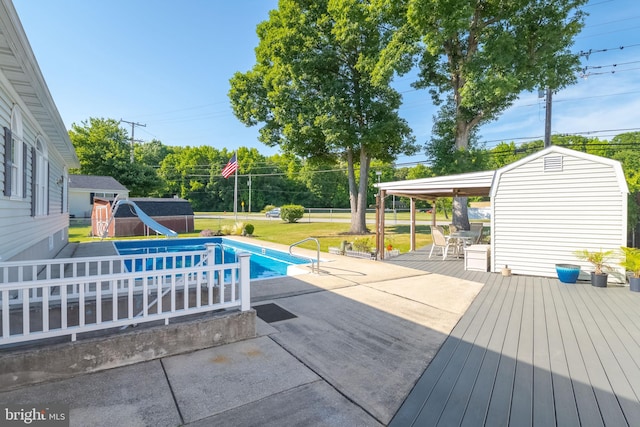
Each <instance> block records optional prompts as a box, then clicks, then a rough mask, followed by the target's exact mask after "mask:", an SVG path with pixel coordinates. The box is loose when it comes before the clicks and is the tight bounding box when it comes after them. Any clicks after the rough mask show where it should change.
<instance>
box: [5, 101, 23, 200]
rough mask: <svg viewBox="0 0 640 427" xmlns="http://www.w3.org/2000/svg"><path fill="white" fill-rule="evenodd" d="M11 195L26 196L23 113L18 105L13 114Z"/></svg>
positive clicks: (10, 157) (10, 155)
mask: <svg viewBox="0 0 640 427" xmlns="http://www.w3.org/2000/svg"><path fill="white" fill-rule="evenodd" d="M9 148H10V153H9V160H10V162H11V166H10V167H11V197H24V191H23V188H24V185H25V183H24V175H23V174H24V166H25V165H24V163H25V162H24V155H25V153H23V143H22V115H21V114H20V110H19V109H18V108H17V107H14V109H13V112H12V114H11V144H10V147H9Z"/></svg>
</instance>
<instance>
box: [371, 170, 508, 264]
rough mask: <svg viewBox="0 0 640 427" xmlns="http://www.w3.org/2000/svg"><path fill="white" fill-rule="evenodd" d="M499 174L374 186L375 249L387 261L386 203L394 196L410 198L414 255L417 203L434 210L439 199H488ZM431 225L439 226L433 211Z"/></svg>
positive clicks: (440, 178)
mask: <svg viewBox="0 0 640 427" xmlns="http://www.w3.org/2000/svg"><path fill="white" fill-rule="evenodd" d="M495 173H496V171H484V172H471V173H463V174H458V175H447V176H438V177H433V178H421V179H412V180H407V181H394V182H383V183H378V184H375V187H376V188H378V195H377V196H376V198H377V200H376V249H377V253H378V256H379V258H380V259H383V258H384V200H385V198H386V197H387V196H391V195H395V196H400V197H408V198H409V200H410V201H411V210H410V214H411V220H410V225H411V251H414V250H416V200H427V201H429V202H431V203H432V204H433V205H434V206H435V202H436V200H437V199H438V198H440V197H470V196H488V195H489V194H490V192H491V185H492V183H493V178H494V176H495ZM431 218H432V219H431V221H432V224H433V225H435V224H436V210H435V209H433V213H432V217H431Z"/></svg>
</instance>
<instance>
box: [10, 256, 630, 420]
mask: <svg viewBox="0 0 640 427" xmlns="http://www.w3.org/2000/svg"><path fill="white" fill-rule="evenodd" d="M427 254H428V251H426V249H421V250H419V251H417V252H414V253H409V254H403V255H401V256H399V257H397V258H392V259H389V260H387V261H385V262H377V261H367V260H355V259H347V258H345V257H341V256H332V255H329V254H323V258H324V259H325V261H327V262H324V261H323V263H322V264H321V270H322V272H321V274H314V275H311V274H307V275H303V276H295V277H287V278H284V279H273V280H266V281H259V282H256V283H254V284H253V285H252V300H253V305H254V306H257V305H262V304H269V303H275V304H277V306H279V307H281V308H282V309H285V310H287V311H288V312H290V313H291V314H293V315H295V316H296V317H294V318H291V319H288V320H282V321H276V322H273V323H270V324H268V323H266V322H263V321H262V320H260V319H258V337H257V338H255V339H250V340H246V341H242V342H237V343H233V344H227V345H223V346H219V347H213V348H209V349H205V350H200V351H195V352H192V353H187V354H182V355H177V356H172V357H165V358H162V359H159V360H154V361H150V362H144V363H139V364H136V365H131V366H127V367H122V368H115V369H111V370H108V371H104V372H100V373H95V374H88V375H83V376H79V377H76V378H72V379H68V380H62V381H56V382H49V383H43V384H39V385H35V386H30V387H25V388H21V389H17V390H13V391H9V392H0V402H3V403H21V404H28V403H43V402H62V403H65V404H67V405H69V407H70V419H71V425H82V426H88V425H104V426H107V425H108V426H111V425H127V426H145V425H154V426H164V425H167V426H171V425H193V426H210V425H220V426H263V425H267V426H282V425H313V426H317V425H320V426H340V425H349V426H351V425H355V426H377V425H392V426H408V425H415V426H424V425H429V426H430V425H442V426H451V425H470V426H476V425H486V426H493V425H507V424H508V425H541V426H547V425H562V426H564V425H612V426H618V425H634V423H635V421H633V420H637V419H639V418H640V401H639V399H638V396H640V364H639V363H638V362H637V360H639V356H640V326H639V324H638V322H637V313H638V312H639V311H640V295H639V294H636V293H632V292H630V291H629V288H628V287H622V286H610V287H608V288H604V289H600V288H593V287H591V286H590V285H589V284H587V283H578V284H575V285H565V284H561V283H560V282H559V281H558V280H557V279H555V278H533V277H525V276H511V277H503V276H501V275H499V274H495V273H484V272H474V271H465V270H464V269H463V262H462V261H461V260H455V259H448V260H446V261H442V260H441V259H440V258H435V257H434V259H432V260H428V259H427Z"/></svg>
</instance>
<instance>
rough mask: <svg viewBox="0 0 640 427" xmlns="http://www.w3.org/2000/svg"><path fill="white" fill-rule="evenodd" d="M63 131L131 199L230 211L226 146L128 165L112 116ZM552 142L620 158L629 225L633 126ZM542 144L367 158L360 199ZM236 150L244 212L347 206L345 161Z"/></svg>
mask: <svg viewBox="0 0 640 427" xmlns="http://www.w3.org/2000/svg"><path fill="white" fill-rule="evenodd" d="M69 135H70V137H71V141H72V143H73V145H74V148H75V150H76V153H77V154H78V158H79V160H80V169H78V170H72V171H71V173H79V174H85V175H105V176H112V177H114V178H115V179H117V180H118V181H119V182H120V183H121V184H122V185H124V186H125V187H127V188H128V189H129V191H130V194H131V196H132V197H173V196H178V197H181V198H183V199H186V200H189V202H190V203H191V205H192V206H193V209H194V210H196V211H211V212H222V211H233V200H234V197H233V193H234V185H235V183H234V177H233V176H232V177H230V178H228V179H225V178H224V177H223V176H222V175H221V171H222V168H224V166H225V165H226V164H227V162H228V161H229V159H230V158H231V156H232V155H233V152H232V151H230V150H228V149H227V148H222V149H217V148H214V147H210V146H199V147H189V146H186V147H181V146H168V145H165V144H163V143H162V142H161V141H158V140H152V141H149V142H143V143H136V144H135V146H134V162H133V163H131V142H130V137H129V135H128V134H127V131H126V130H125V129H124V128H122V127H120V123H119V122H118V121H117V120H114V119H102V118H90V119H88V120H86V121H83V122H82V123H81V124H73V125H72V129H71V130H70V131H69ZM552 143H553V144H554V145H559V146H563V147H567V148H571V149H574V150H577V151H581V152H585V153H589V154H595V155H598V156H602V157H607V158H611V159H615V160H618V161H620V162H621V163H622V166H623V169H624V172H625V176H626V179H627V184H628V186H629V191H630V193H631V197H630V205H629V206H630V210H629V223H630V224H635V223H637V211H638V208H637V203H636V200H637V199H638V194H639V191H640V132H628V133H623V134H619V135H617V136H615V137H613V138H612V139H611V140H610V141H608V140H602V139H599V138H597V137H584V136H562V135H554V136H552ZM543 146H544V143H543V141H542V140H538V141H532V142H527V143H523V144H516V143H515V142H513V141H511V142H502V143H499V144H497V145H496V146H495V147H491V148H486V147H484V146H483V145H482V144H481V143H479V142H478V141H477V140H476V141H475V142H473V143H472V144H471V146H470V147H469V149H467V150H460V149H456V148H455V147H451V146H450V148H449V149H442V150H440V151H439V153H438V156H437V157H434V156H433V155H432V156H429V157H425V162H424V163H421V164H417V165H415V166H412V167H396V166H395V165H394V163H393V162H382V161H377V160H373V161H372V162H371V166H370V168H369V170H368V175H367V191H366V193H367V195H368V196H367V205H368V206H371V205H373V204H374V203H375V187H373V185H374V184H375V183H377V182H378V179H380V181H381V182H389V181H399V180H405V179H418V178H428V177H432V176H440V175H447V174H455V173H463V172H469V171H483V170H493V169H497V168H500V167H502V166H505V165H507V164H510V163H512V162H515V161H517V160H519V159H521V158H523V157H526V156H528V155H529V154H532V153H535V152H537V151H540V150H542V149H543ZM236 154H237V159H238V203H239V204H240V203H241V202H244V209H245V211H248V210H249V202H251V211H252V212H259V211H261V210H262V209H263V208H264V207H265V206H267V205H275V206H281V205H286V204H298V205H303V206H305V207H309V208H349V207H350V204H349V179H348V168H347V165H346V163H345V162H334V161H327V162H324V163H323V162H319V161H314V162H312V161H309V160H304V159H302V158H301V157H299V156H296V155H294V154H275V155H271V156H265V155H262V154H260V152H259V151H258V150H257V149H255V148H247V147H241V148H239V149H238V150H237V152H236ZM427 159H429V160H428V161H427ZM377 172H379V173H380V175H378V174H377ZM249 180H250V181H251V186H249V185H248V184H249ZM250 190H251V200H249V191H250ZM401 201H402V200H401ZM404 202H405V203H406V202H407V201H404ZM426 206H427V205H426V202H419V203H418V207H419V208H421V207H426ZM238 210H241V207H240V206H238Z"/></svg>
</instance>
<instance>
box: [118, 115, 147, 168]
mask: <svg viewBox="0 0 640 427" xmlns="http://www.w3.org/2000/svg"><path fill="white" fill-rule="evenodd" d="M120 122H124V123H129V124H130V125H131V163H133V144H134V142H135V139H134V138H133V135H134V132H135V130H136V126H142V127H143V128H146V127H147V125H146V124H145V125H143V124H142V123H136V122H128V121H126V120H122V119H120Z"/></svg>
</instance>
